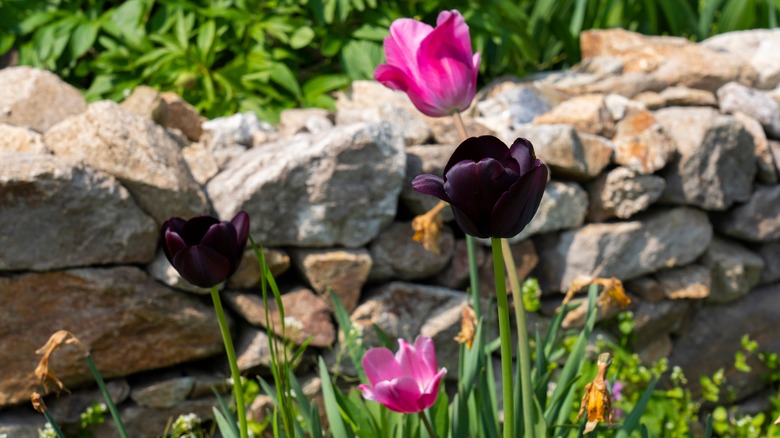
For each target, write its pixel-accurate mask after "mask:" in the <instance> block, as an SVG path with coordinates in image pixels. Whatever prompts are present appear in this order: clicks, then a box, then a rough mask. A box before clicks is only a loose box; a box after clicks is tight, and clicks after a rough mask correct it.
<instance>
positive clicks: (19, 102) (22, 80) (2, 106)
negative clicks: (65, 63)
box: [0, 67, 87, 132]
mask: <svg viewBox="0 0 780 438" xmlns="http://www.w3.org/2000/svg"><path fill="white" fill-rule="evenodd" d="M0 84H2V86H0V123H7V124H9V125H14V126H25V127H28V128H32V129H34V130H36V131H38V132H45V131H46V130H48V129H49V128H50V127H52V126H54V125H56V124H57V123H59V122H61V121H63V120H65V119H66V118H68V117H70V116H75V115H77V114H81V113H83V112H84V111H86V109H87V101H86V100H85V99H84V96H82V95H81V93H80V92H79V90H77V89H75V88H74V87H73V86H71V85H69V84H67V83H65V81H63V80H62V79H60V78H59V77H57V75H55V74H54V73H52V72H49V71H46V70H39V69H37V68H31V67H9V68H4V69H0Z"/></svg>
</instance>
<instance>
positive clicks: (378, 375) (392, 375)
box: [362, 348, 404, 386]
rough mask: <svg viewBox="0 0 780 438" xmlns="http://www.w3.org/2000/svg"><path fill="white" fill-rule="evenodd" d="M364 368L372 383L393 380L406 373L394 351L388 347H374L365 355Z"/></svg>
mask: <svg viewBox="0 0 780 438" xmlns="http://www.w3.org/2000/svg"><path fill="white" fill-rule="evenodd" d="M362 362H363V370H364V371H365V372H366V378H368V381H369V382H371V384H372V385H374V386H376V384H377V383H379V382H383V381H385V380H393V379H397V378H399V377H402V376H403V375H404V372H403V370H402V369H401V366H400V365H399V364H398V362H396V360H395V356H393V352H392V351H390V350H388V349H387V348H372V349H370V350H368V351H367V352H366V354H365V355H363V360H362Z"/></svg>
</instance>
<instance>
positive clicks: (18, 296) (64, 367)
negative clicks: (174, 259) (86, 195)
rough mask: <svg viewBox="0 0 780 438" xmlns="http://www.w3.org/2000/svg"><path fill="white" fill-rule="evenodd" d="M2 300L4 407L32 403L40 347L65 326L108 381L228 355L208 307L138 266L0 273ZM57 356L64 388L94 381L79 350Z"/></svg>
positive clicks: (0, 386)
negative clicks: (87, 351) (150, 276)
mask: <svg viewBox="0 0 780 438" xmlns="http://www.w3.org/2000/svg"><path fill="white" fill-rule="evenodd" d="M0 298H2V302H3V305H4V306H5V309H6V311H7V314H6V315H5V316H4V318H3V319H2V320H0V334H1V335H2V336H0V339H2V341H0V356H2V358H0V359H1V360H0V372H1V373H2V375H3V379H2V381H0V406H6V405H9V404H15V403H21V402H28V401H29V399H30V393H31V392H32V391H33V390H40V384H39V383H38V379H37V378H36V377H35V375H34V374H33V368H34V364H35V363H37V361H38V360H39V359H40V357H39V356H37V355H36V354H35V350H36V349H38V348H40V347H41V346H42V345H43V344H44V343H45V342H46V340H47V339H48V338H49V336H50V335H51V334H52V333H53V332H54V331H55V330H57V329H58V328H62V327H67V329H68V330H69V331H70V332H72V333H73V334H74V335H75V336H77V337H78V338H79V339H80V340H81V342H82V343H84V344H85V345H87V346H89V348H90V351H91V353H92V356H93V357H94V359H95V363H96V364H97V366H98V368H99V369H100V372H101V374H102V375H103V377H104V378H105V379H111V378H113V377H120V376H126V375H129V374H133V373H138V372H141V371H146V370H152V369H157V368H164V367H168V366H172V365H175V364H179V363H183V362H187V361H192V360H196V359H202V358H206V357H209V356H213V355H217V354H224V353H223V352H224V350H223V349H224V347H223V344H222V338H221V337H220V335H219V329H218V327H217V320H216V315H215V314H214V310H213V309H212V307H211V304H205V303H203V302H202V301H201V300H199V299H196V298H193V297H188V296H187V295H185V294H181V293H178V292H175V291H173V290H171V289H169V288H167V287H164V286H163V285H161V284H159V283H158V282H156V281H154V280H153V279H151V278H149V277H148V276H147V275H146V273H144V272H143V271H141V270H140V269H138V268H134V267H127V266H125V267H116V268H102V269H99V268H88V269H72V270H67V271H58V272H46V273H30V274H21V275H14V276H10V277H3V278H0ZM74 303H79V304H78V305H75V304H74ZM41 321H49V322H50V324H41ZM52 327H54V328H52ZM12 333H13V334H15V335H14V336H11V334H12ZM54 357H55V359H54V360H53V361H52V366H53V367H54V368H53V369H52V371H54V373H55V374H56V375H57V376H58V377H59V378H60V379H61V380H62V381H63V383H64V384H65V386H66V387H68V388H70V389H75V388H76V387H78V386H81V385H84V384H85V383H88V382H93V378H92V375H91V373H90V372H89V368H88V367H86V366H85V364H84V358H83V355H82V354H81V353H80V352H79V350H78V349H76V348H74V347H66V348H63V349H61V350H58V351H57V352H56V353H55V354H54Z"/></svg>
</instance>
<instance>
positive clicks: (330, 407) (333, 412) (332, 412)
mask: <svg viewBox="0 0 780 438" xmlns="http://www.w3.org/2000/svg"><path fill="white" fill-rule="evenodd" d="M319 367H320V379H321V380H322V399H323V403H324V404H325V414H326V415H327V417H328V422H329V423H330V432H331V434H332V435H333V436H337V437H347V436H349V435H347V429H346V426H345V425H344V420H343V419H342V418H341V413H339V406H338V402H336V395H335V394H334V389H333V383H332V382H331V380H330V374H328V368H327V367H326V366H325V361H324V360H322V357H320V358H319Z"/></svg>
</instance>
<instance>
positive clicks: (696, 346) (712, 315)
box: [669, 284, 780, 399]
mask: <svg viewBox="0 0 780 438" xmlns="http://www.w3.org/2000/svg"><path fill="white" fill-rule="evenodd" d="M778 294H780V285H778V284H772V285H767V286H762V287H759V288H756V289H754V290H753V291H751V292H750V296H749V297H747V298H744V299H741V300H738V301H735V302H733V303H729V304H727V305H713V306H706V307H702V308H700V309H698V310H697V311H696V312H695V313H694V315H693V318H692V321H691V324H690V327H689V328H688V330H686V332H685V333H684V334H682V336H680V337H679V338H678V339H677V341H676V343H675V348H674V351H673V352H672V354H671V356H670V357H669V365H679V366H680V367H682V368H683V372H685V375H686V376H705V375H706V376H710V375H712V374H713V373H714V372H715V371H717V370H718V369H720V368H725V377H726V379H727V381H728V384H729V386H731V387H732V388H733V389H734V390H735V391H736V394H735V395H736V397H737V399H741V398H744V397H746V396H747V395H750V394H752V393H754V392H756V391H758V390H760V389H761V388H763V387H764V380H763V376H765V375H766V374H765V373H766V372H767V369H766V368H765V366H764V365H763V364H762V363H761V362H760V361H758V360H757V359H756V358H755V357H751V358H750V359H749V360H748V365H750V367H751V368H752V370H751V372H749V373H743V372H740V371H737V370H736V369H735V368H734V352H735V351H739V350H740V349H741V338H742V337H743V336H745V335H747V336H749V337H750V339H751V340H752V341H756V342H758V345H760V346H761V347H760V349H761V350H762V351H780V339H778V337H777V321H778V320H780V302H778V300H777V296H778ZM735 327H739V329H738V330H735ZM689 382H690V384H691V388H692V390H693V391H694V393H697V392H698V390H699V388H700V386H699V381H698V379H690V380H689Z"/></svg>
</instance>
